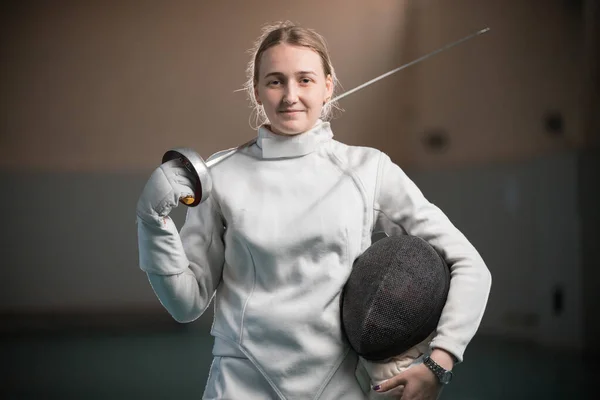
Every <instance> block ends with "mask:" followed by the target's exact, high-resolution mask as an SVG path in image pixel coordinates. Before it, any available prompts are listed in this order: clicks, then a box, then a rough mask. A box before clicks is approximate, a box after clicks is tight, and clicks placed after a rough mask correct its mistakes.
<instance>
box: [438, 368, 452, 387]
mask: <svg viewBox="0 0 600 400" xmlns="http://www.w3.org/2000/svg"><path fill="white" fill-rule="evenodd" d="M440 380H441V382H442V383H443V384H444V385H446V384H448V383H450V381H451V380H452V371H446V372H444V373H443V374H442V377H441V379H440Z"/></svg>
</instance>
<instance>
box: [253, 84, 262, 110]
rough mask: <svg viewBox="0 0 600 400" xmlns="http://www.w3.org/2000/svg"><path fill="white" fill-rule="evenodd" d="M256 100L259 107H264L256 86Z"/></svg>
mask: <svg viewBox="0 0 600 400" xmlns="http://www.w3.org/2000/svg"><path fill="white" fill-rule="evenodd" d="M254 98H255V99H256V102H257V103H258V105H259V106H262V102H261V101H260V97H259V96H258V88H257V87H256V85H254Z"/></svg>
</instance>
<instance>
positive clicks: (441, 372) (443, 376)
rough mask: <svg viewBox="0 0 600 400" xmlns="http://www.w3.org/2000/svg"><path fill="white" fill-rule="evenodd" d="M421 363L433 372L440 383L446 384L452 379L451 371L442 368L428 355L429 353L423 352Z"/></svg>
mask: <svg viewBox="0 0 600 400" xmlns="http://www.w3.org/2000/svg"><path fill="white" fill-rule="evenodd" d="M423 364H425V365H426V366H427V368H429V369H430V370H431V372H433V374H434V375H435V376H436V377H437V378H438V381H440V383H441V384H442V385H447V384H449V383H450V381H451V380H452V371H448V370H447V369H444V368H442V367H441V366H440V365H439V364H438V363H436V362H435V361H433V360H432V359H431V357H429V354H425V356H424V357H423Z"/></svg>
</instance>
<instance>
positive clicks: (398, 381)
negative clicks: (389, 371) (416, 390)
mask: <svg viewBox="0 0 600 400" xmlns="http://www.w3.org/2000/svg"><path fill="white" fill-rule="evenodd" d="M404 385H406V379H405V378H404V376H403V374H399V375H396V376H395V377H393V378H391V379H388V380H387V381H384V382H382V383H381V384H379V385H376V386H373V390H375V391H376V392H378V393H383V392H387V391H389V390H392V389H394V388H400V387H401V388H402V390H403V389H404Z"/></svg>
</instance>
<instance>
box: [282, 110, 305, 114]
mask: <svg viewBox="0 0 600 400" xmlns="http://www.w3.org/2000/svg"><path fill="white" fill-rule="evenodd" d="M279 112H280V113H282V114H295V113H299V112H304V110H282V111H279Z"/></svg>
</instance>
